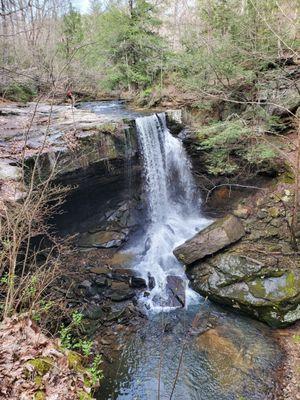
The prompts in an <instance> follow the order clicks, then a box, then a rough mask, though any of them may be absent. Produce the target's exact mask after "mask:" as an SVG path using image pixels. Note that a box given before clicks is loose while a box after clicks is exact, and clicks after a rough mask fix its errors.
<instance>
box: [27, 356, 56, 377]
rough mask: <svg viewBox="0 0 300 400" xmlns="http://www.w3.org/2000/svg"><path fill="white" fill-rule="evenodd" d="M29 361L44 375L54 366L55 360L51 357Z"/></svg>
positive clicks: (38, 372) (39, 373)
mask: <svg viewBox="0 0 300 400" xmlns="http://www.w3.org/2000/svg"><path fill="white" fill-rule="evenodd" d="M27 363H28V364H30V365H32V366H33V367H34V369H35V371H36V373H37V374H38V375H40V376H44V375H45V374H46V373H47V372H49V371H50V369H51V368H52V366H53V360H52V359H51V358H50V357H41V358H34V359H32V360H29V361H27Z"/></svg>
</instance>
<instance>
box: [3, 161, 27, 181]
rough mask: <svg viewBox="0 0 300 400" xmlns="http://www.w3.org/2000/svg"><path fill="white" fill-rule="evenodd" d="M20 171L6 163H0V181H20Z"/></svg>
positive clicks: (18, 168)
mask: <svg viewBox="0 0 300 400" xmlns="http://www.w3.org/2000/svg"><path fill="white" fill-rule="evenodd" d="M21 176H22V169H21V168H20V167H17V166H15V165H10V164H8V163H7V162H3V161H1V162H0V179H1V180H8V179H11V180H15V181H18V180H19V179H21Z"/></svg>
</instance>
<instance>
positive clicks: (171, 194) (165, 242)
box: [135, 113, 209, 310]
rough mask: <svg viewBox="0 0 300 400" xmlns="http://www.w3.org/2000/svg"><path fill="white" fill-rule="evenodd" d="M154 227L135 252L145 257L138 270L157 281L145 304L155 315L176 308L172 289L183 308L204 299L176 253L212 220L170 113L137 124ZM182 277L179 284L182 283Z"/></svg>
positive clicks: (148, 211) (147, 117)
mask: <svg viewBox="0 0 300 400" xmlns="http://www.w3.org/2000/svg"><path fill="white" fill-rule="evenodd" d="M136 127H137V133H138V140H139V145H140V151H141V155H142V160H143V176H144V186H145V191H146V202H147V213H148V219H149V226H148V228H147V230H146V234H145V236H144V237H142V238H141V240H140V242H139V243H138V244H137V246H136V248H135V251H137V252H138V253H139V254H141V256H140V257H139V258H138V259H137V260H138V261H137V262H136V266H135V268H136V269H137V271H138V272H139V273H140V274H141V275H142V276H143V277H144V278H146V279H147V278H148V277H152V278H153V279H154V282H153V284H154V285H155V286H154V288H153V289H152V290H151V292H150V295H149V297H148V298H147V299H146V300H145V302H146V304H147V306H148V308H151V309H152V310H161V309H169V308H172V306H174V305H176V301H175V302H174V301H172V299H170V292H171V290H172V285H174V283H175V284H176V287H177V290H179V292H180V291H181V292H184V293H181V301H182V303H186V304H187V305H188V304H191V303H193V302H195V300H197V298H198V296H197V295H196V294H195V293H194V292H193V291H192V290H191V289H189V288H188V284H187V279H186V277H185V274H184V268H183V266H182V265H181V264H180V263H179V262H178V261H177V259H176V258H175V256H174V255H173V253H172V251H173V249H174V248H175V247H176V246H177V245H179V244H181V243H182V242H184V241H185V240H186V239H188V238H190V237H192V236H193V235H194V234H195V233H196V232H197V231H198V230H200V229H202V228H203V227H204V226H206V225H207V224H208V223H209V221H207V220H206V219H205V218H202V217H201V215H200V213H199V204H197V197H198V196H197V191H196V189H195V184H194V181H193V177H192V174H191V166H190V163H189V161H188V158H187V155H186V153H185V150H184V148H183V145H182V142H181V141H180V140H179V139H177V138H175V137H173V136H172V135H171V133H170V131H169V129H168V127H167V122H166V115H165V114H164V113H160V114H154V115H150V116H146V117H139V118H137V119H136ZM176 278H179V279H176Z"/></svg>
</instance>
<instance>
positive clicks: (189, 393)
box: [97, 300, 281, 400]
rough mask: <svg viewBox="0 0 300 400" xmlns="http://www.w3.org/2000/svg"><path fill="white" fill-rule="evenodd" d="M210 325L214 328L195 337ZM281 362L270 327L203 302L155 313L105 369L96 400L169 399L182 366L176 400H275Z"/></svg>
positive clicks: (175, 391) (174, 394) (177, 383)
mask: <svg viewBox="0 0 300 400" xmlns="http://www.w3.org/2000/svg"><path fill="white" fill-rule="evenodd" d="M198 315H200V321H199V322H198V323H196V324H195V320H196V319H197V316H198ZM195 316H196V317H195ZM207 321H210V323H211V324H212V325H214V328H213V329H210V330H208V331H207V332H205V333H203V334H201V335H198V334H197V329H196V333H195V334H190V333H191V326H193V325H194V326H196V327H197V328H199V327H200V328H201V327H202V326H205V325H206V324H207ZM166 326H169V328H168V331H167V332H166V329H165V327H166ZM181 354H183V356H182V360H181V361H180V359H181ZM280 362H281V352H280V349H279V347H278V346H277V344H276V342H275V341H274V339H273V338H272V337H271V335H270V330H269V328H268V327H266V326H264V325H263V324H261V323H259V322H257V321H254V320H251V319H250V318H247V317H243V316H240V315H237V314H234V313H232V312H227V311H224V310H223V309H221V308H220V307H218V306H215V305H213V304H211V303H209V302H204V301H203V300H202V301H201V303H200V305H194V306H190V307H188V308H187V309H185V310H183V309H177V310H172V311H170V312H169V313H156V314H153V315H152V317H151V318H149V320H148V321H147V323H146V325H145V326H144V327H142V328H140V329H139V331H138V332H137V333H136V334H135V335H133V336H132V337H131V339H130V340H129V341H128V342H127V343H126V345H125V347H124V350H123V351H122V353H121V354H120V356H119V357H118V359H116V360H115V361H114V362H113V363H112V364H110V365H109V366H108V368H107V369H106V370H105V380H104V382H103V384H102V386H101V388H100V391H99V394H98V395H97V399H98V400H157V399H158V398H159V399H160V400H170V395H171V392H172V390H173V386H174V381H175V376H176V374H177V370H178V366H179V365H180V368H179V374H178V379H177V382H176V385H175V388H174V393H173V397H172V400H242V399H244V400H246V399H247V400H268V399H270V400H271V399H273V397H272V390H273V389H274V387H275V380H276V376H275V371H276V368H277V367H278V366H279V364H280ZM159 376H160V378H159ZM159 379H160V396H159V397H158V390H159V389H158V386H159V385H158V384H159Z"/></svg>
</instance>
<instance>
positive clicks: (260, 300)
mask: <svg viewBox="0 0 300 400" xmlns="http://www.w3.org/2000/svg"><path fill="white" fill-rule="evenodd" d="M188 275H189V277H190V279H191V281H192V287H193V288H194V289H195V290H196V291H197V292H199V293H200V294H201V295H203V296H205V297H208V298H209V299H211V300H213V301H216V302H218V303H220V304H222V305H228V306H230V307H233V308H234V309H238V310H241V311H243V312H246V313H248V314H250V315H251V316H253V317H255V318H257V319H259V320H261V321H264V322H266V323H267V324H269V325H271V326H274V327H279V326H287V325H289V324H291V323H293V322H295V321H296V320H298V319H300V270H299V269H298V268H295V269H287V268H274V267H272V268H270V267H269V266H266V265H264V264H263V263H260V262H258V261H257V260H255V259H253V258H249V257H247V256H245V255H241V254H238V253H234V252H227V253H224V254H218V255H216V256H214V257H211V258H210V259H208V260H207V259H206V260H204V261H203V262H199V263H196V264H194V265H193V266H192V267H191V268H189V269H188Z"/></svg>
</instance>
